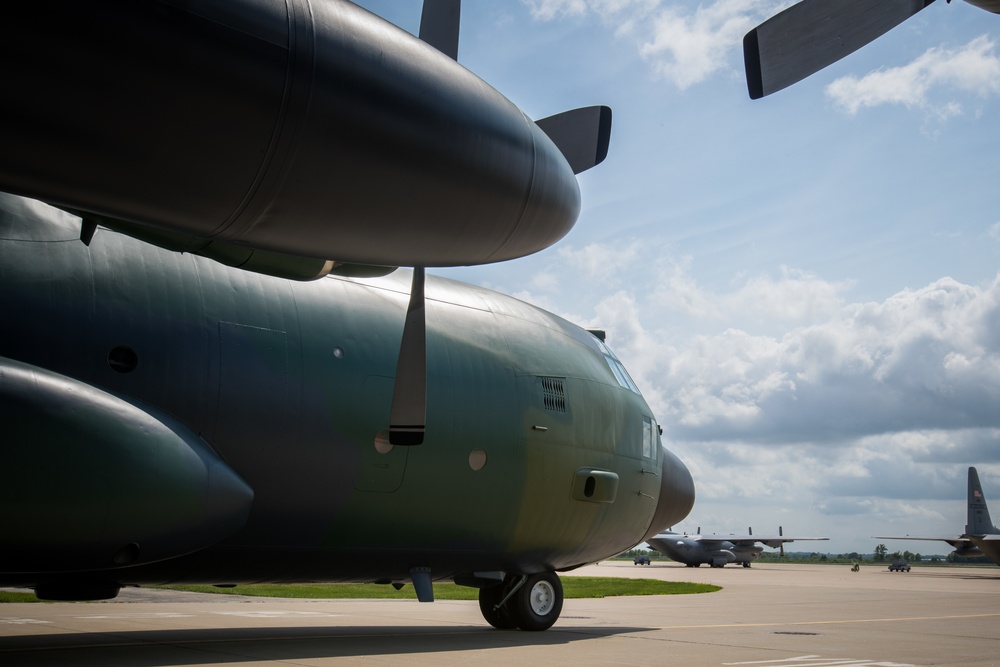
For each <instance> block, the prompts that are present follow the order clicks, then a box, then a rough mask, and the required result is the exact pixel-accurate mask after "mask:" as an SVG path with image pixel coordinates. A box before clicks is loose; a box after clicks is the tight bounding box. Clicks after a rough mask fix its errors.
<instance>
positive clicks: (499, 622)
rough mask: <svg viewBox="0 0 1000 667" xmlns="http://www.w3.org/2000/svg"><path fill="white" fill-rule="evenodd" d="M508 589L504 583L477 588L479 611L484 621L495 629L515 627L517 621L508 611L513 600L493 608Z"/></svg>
mask: <svg viewBox="0 0 1000 667" xmlns="http://www.w3.org/2000/svg"><path fill="white" fill-rule="evenodd" d="M508 590H510V589H509V588H508V586H507V584H506V583H503V584H498V585H496V586H490V587H489V588H480V589H479V611H480V612H482V614H483V618H485V619H486V622H487V623H489V624H490V625H492V626H493V627H494V628H496V629H497V630H513V629H514V628H516V627H517V623H516V622H515V621H514V619H513V618H511V615H510V613H509V607H510V606H511V605H512V604H514V601H513V600H509V601H508V602H507V604H506V605H504V606H503V607H502V608H500V609H495V607H496V606H497V604H498V603H499V602H500V600H502V599H503V598H504V596H505V595H506V594H507V591H508Z"/></svg>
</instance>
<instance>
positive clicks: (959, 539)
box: [872, 535, 1000, 549]
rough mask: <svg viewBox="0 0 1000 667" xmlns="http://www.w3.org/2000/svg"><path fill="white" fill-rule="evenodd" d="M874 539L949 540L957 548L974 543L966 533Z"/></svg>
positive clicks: (889, 536) (878, 537) (874, 536)
mask: <svg viewBox="0 0 1000 667" xmlns="http://www.w3.org/2000/svg"><path fill="white" fill-rule="evenodd" d="M997 537H1000V535H998V536H997ZM872 539H873V540H919V541H921V542H947V543H948V544H950V545H951V546H952V547H954V548H956V549H958V548H961V547H965V546H969V545H970V544H972V540H970V539H969V538H968V537H966V536H965V535H947V536H939V537H913V536H912V535H903V536H898V535H897V536H892V535H873V536H872Z"/></svg>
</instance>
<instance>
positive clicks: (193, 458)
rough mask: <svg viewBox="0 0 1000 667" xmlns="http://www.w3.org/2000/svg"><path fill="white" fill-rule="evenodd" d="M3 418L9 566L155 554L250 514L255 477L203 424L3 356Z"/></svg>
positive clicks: (28, 568) (87, 565)
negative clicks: (193, 425)
mask: <svg viewBox="0 0 1000 667" xmlns="http://www.w3.org/2000/svg"><path fill="white" fill-rule="evenodd" d="M0 424H3V438H2V439H0V443H2V445H0V456H2V457H3V461H4V483H3V484H2V485H0V516H3V517H4V519H3V530H2V531H0V572H5V573H17V572H36V573H37V572H52V573H57V572H59V571H76V572H80V571H99V570H110V569H114V568H120V567H126V566H130V565H138V564H142V563H150V562H155V561H159V560H164V559H167V558H172V557H176V556H181V555H184V554H187V553H190V552H193V551H196V550H198V549H202V548H205V547H207V546H210V545H212V544H215V543H216V542H219V541H220V540H222V539H224V538H225V537H228V536H229V535H231V534H233V533H234V532H236V531H237V530H238V529H239V528H241V527H242V526H243V525H244V524H245V523H246V520H247V517H248V514H249V511H250V504H251V501H252V500H253V491H252V490H251V489H250V487H249V486H247V484H246V482H244V481H243V480H242V479H241V478H240V477H239V476H238V475H237V474H236V473H235V472H234V471H233V470H232V469H231V468H229V466H227V465H226V464H225V462H223V461H222V459H220V458H219V457H218V456H217V455H216V454H215V453H214V452H213V451H212V450H211V449H210V448H209V446H208V445H207V444H206V443H205V442H204V441H203V440H201V438H199V437H198V436H197V434H195V433H193V432H192V431H191V430H190V429H188V428H187V427H186V426H184V425H183V424H181V423H180V422H178V421H176V420H175V419H173V418H172V417H169V416H168V415H165V414H162V413H159V412H158V411H156V410H153V409H151V408H148V407H145V406H141V405H138V404H136V403H133V402H130V401H127V400H125V399H122V398H119V397H117V396H115V395H112V394H109V393H107V392H105V391H102V390H100V389H98V388H97V387H94V386H91V385H88V384H85V383H83V382H79V381H77V380H73V379H71V378H68V377H66V376H64V375H60V374H58V373H54V372H52V371H48V370H45V369H42V368H38V367H36V366H31V365H29V364H25V363H21V362H18V361H14V360H11V359H5V358H0ZM78 595H84V597H87V596H89V595H90V593H86V594H83V593H78ZM52 597H58V598H59V599H66V598H65V597H64V594H61V593H53V595H52ZM98 597H102V596H98ZM104 597H106V596H104ZM88 599H89V598H88Z"/></svg>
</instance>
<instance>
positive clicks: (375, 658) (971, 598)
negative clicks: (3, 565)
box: [0, 561, 1000, 667]
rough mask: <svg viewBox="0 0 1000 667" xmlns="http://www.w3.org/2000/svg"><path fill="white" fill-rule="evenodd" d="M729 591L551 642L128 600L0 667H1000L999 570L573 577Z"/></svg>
mask: <svg viewBox="0 0 1000 667" xmlns="http://www.w3.org/2000/svg"><path fill="white" fill-rule="evenodd" d="M574 575H588V576H621V577H648V578H657V579H666V580H670V581H697V582H704V583H714V584H718V585H720V586H723V590H721V591H719V592H716V593H709V594H700V595H673V596H642V597H616V598H604V599H597V600H567V601H566V603H565V605H564V606H563V612H562V616H561V617H560V619H559V621H558V622H557V623H556V624H555V625H554V626H553V627H552V628H551V629H550V630H548V631H546V632H540V633H531V632H520V631H499V630H495V629H493V628H491V627H490V626H489V625H487V624H486V622H485V621H484V620H483V619H482V616H481V615H480V613H479V607H478V604H477V603H476V602H458V601H438V602H435V603H433V604H421V603H419V602H416V601H396V600H332V601H330V600H283V599H262V598H240V597H231V596H221V595H220V596H215V595H200V594H191V593H175V592H170V591H158V590H148V589H126V590H125V591H123V593H122V595H121V596H119V598H118V599H116V600H114V601H108V602H89V603H47V604H36V603H33V604H4V605H0V665H3V666H4V667H20V666H22V665H23V666H41V665H44V666H49V665H74V666H79V667H88V666H97V665H100V666H101V667H105V666H108V665H129V666H134V667H168V666H171V665H184V666H193V665H225V666H226V667H236V666H240V665H253V666H254V667H262V666H266V665H286V666H287V665H295V666H297V667H302V666H316V667H319V666H322V665H342V664H352V663H362V662H363V663H364V664H366V665H407V666H412V665H466V664H476V665H510V664H517V663H521V664H524V665H532V666H534V665H574V666H578V667H579V666H591V665H727V666H728V665H747V666H755V667H766V666H768V665H773V666H775V667H807V666H808V667H833V666H837V667H845V666H846V667H868V666H870V667H903V666H906V665H913V666H917V667H927V666H930V665H956V666H957V665H962V666H964V667H968V666H973V665H976V666H978V665H1000V568H959V567H950V568H914V569H913V570H912V571H911V572H909V573H890V572H888V571H887V570H886V569H885V567H884V566H883V567H875V566H870V567H863V568H862V569H861V571H860V572H851V570H850V566H848V565H790V564H787V565H786V564H761V563H758V564H755V565H754V566H753V567H752V568H749V569H747V568H742V567H735V568H734V567H726V568H720V569H710V568H707V567H701V568H685V567H683V566H681V565H678V564H676V563H667V562H662V561H661V562H654V563H653V564H652V565H650V566H648V567H646V566H634V565H632V564H631V563H625V562H604V563H600V564H598V565H592V566H589V567H586V568H581V569H580V570H577V571H576V572H574V573H572V574H568V575H565V576H574Z"/></svg>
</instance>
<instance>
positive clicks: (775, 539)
mask: <svg viewBox="0 0 1000 667" xmlns="http://www.w3.org/2000/svg"><path fill="white" fill-rule="evenodd" d="M829 539H830V538H829V537H794V536H788V535H777V536H771V535H702V536H701V541H702V542H703V543H705V544H719V543H722V542H729V543H731V544H739V545H743V546H750V545H753V544H754V543H756V542H760V543H761V544H765V545H767V546H769V547H771V548H773V549H776V548H778V547H780V546H781V545H782V544H784V543H786V542H794V541H796V540H829Z"/></svg>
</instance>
